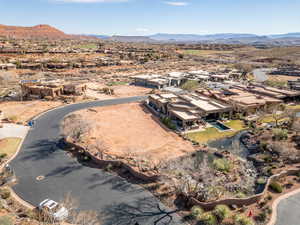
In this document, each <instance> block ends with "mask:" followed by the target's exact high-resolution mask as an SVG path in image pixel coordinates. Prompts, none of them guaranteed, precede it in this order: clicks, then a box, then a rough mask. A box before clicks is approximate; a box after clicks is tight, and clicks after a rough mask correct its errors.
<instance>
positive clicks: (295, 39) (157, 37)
mask: <svg viewBox="0 0 300 225" xmlns="http://www.w3.org/2000/svg"><path fill="white" fill-rule="evenodd" d="M94 37H98V38H100V39H106V40H112V41H120V42H168V43H176V42H177V43H215V44H251V45H300V32H299V33H288V34H274V35H255V34H238V33H224V34H208V35H198V34H167V33H158V34H154V35H149V36H104V38H102V36H97V35H94Z"/></svg>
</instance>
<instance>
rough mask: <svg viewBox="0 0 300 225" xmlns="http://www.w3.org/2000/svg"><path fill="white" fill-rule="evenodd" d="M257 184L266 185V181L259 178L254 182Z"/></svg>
mask: <svg viewBox="0 0 300 225" xmlns="http://www.w3.org/2000/svg"><path fill="white" fill-rule="evenodd" d="M256 183H257V184H265V183H266V179H265V178H263V177H259V178H258V179H257V181H256Z"/></svg>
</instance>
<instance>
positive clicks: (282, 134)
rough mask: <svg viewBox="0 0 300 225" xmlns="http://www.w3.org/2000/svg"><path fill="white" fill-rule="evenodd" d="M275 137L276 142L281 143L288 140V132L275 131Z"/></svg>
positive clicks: (284, 130) (282, 130)
mask: <svg viewBox="0 0 300 225" xmlns="http://www.w3.org/2000/svg"><path fill="white" fill-rule="evenodd" d="M273 137H274V139H275V140H278V141H281V140H286V139H287V138H288V131H287V130H286V129H280V128H276V129H273Z"/></svg>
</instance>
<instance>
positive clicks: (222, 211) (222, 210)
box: [213, 205, 231, 221]
mask: <svg viewBox="0 0 300 225" xmlns="http://www.w3.org/2000/svg"><path fill="white" fill-rule="evenodd" d="M213 214H214V215H215V216H216V218H217V219H218V220H219V221H222V220H224V219H227V218H228V217H230V214H231V212H230V209H229V208H228V206H227V205H217V206H216V207H215V209H214V211H213Z"/></svg>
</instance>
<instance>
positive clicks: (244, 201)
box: [185, 169, 300, 210]
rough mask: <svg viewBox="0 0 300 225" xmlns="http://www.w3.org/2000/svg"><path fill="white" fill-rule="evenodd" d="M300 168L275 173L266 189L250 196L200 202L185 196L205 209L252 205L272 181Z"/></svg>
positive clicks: (192, 203)
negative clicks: (217, 206) (219, 206)
mask: <svg viewBox="0 0 300 225" xmlns="http://www.w3.org/2000/svg"><path fill="white" fill-rule="evenodd" d="M299 172H300V169H290V170H286V171H282V172H281V173H279V174H275V175H273V176H271V177H270V178H269V179H268V181H267V183H266V185H265V188H264V190H263V191H262V192H261V193H259V194H256V195H253V196H250V197H248V198H228V199H222V200H217V201H213V202H200V201H198V200H197V199H195V198H193V197H190V196H185V198H186V199H187V204H188V206H189V207H192V206H194V205H198V206H200V207H202V208H203V209H205V210H212V209H214V207H215V206H216V205H220V204H224V205H228V206H230V205H236V206H238V207H242V206H244V205H245V206H246V205H251V204H253V203H256V202H259V201H260V200H261V199H262V198H263V197H264V195H265V194H266V192H267V190H268V188H269V185H270V183H272V182H273V181H276V180H278V179H280V178H282V177H285V176H289V175H294V174H296V173H299Z"/></svg>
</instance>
